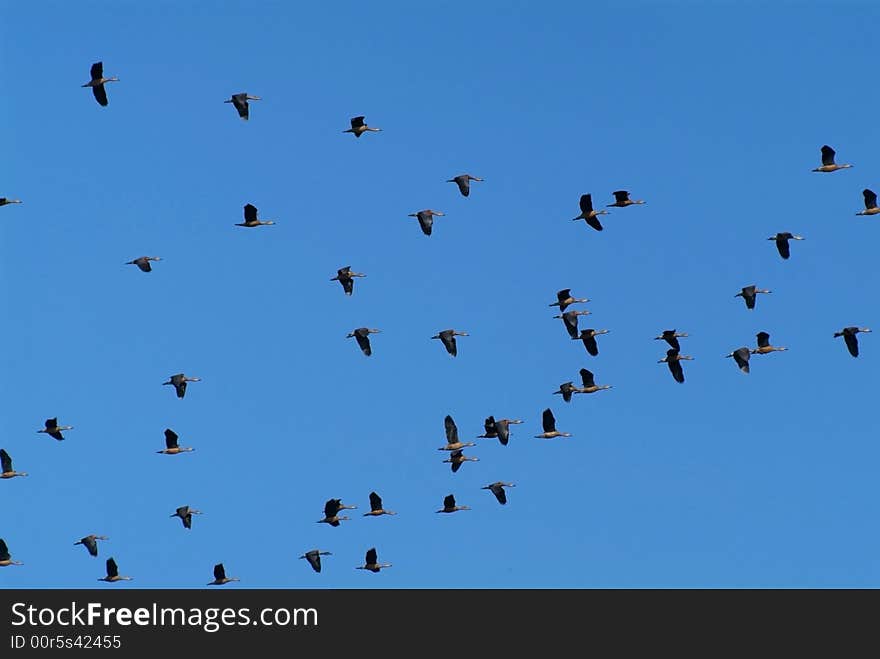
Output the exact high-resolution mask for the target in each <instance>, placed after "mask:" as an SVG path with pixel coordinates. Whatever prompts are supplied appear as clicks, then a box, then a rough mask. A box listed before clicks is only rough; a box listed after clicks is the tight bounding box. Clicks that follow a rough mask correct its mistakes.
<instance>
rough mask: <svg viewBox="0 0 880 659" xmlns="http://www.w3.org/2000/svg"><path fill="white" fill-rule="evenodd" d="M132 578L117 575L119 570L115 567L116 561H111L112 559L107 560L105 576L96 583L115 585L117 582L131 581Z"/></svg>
mask: <svg viewBox="0 0 880 659" xmlns="http://www.w3.org/2000/svg"><path fill="white" fill-rule="evenodd" d="M132 579H134V577H127V576H125V575H121V574H119V568H118V567H117V565H116V561H115V560H113V557H112V556H111V557H110V558H108V559H107V574H106V576H103V577H101V578H100V579H98V581H106V582H107V583H116V582H117V581H131V580H132Z"/></svg>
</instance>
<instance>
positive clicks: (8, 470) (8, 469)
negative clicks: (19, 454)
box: [0, 448, 27, 480]
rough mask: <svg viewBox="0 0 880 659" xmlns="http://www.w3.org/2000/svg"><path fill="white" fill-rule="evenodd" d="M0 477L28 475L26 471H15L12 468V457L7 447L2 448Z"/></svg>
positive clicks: (0, 449) (0, 450)
mask: <svg viewBox="0 0 880 659" xmlns="http://www.w3.org/2000/svg"><path fill="white" fill-rule="evenodd" d="M0 469H2V471H0V479H3V480H6V479H7V478H15V477H16V476H27V472H26V471H15V469H13V468H12V457H11V456H10V455H9V453H7V452H6V449H5V448H0Z"/></svg>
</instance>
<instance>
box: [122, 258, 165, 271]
mask: <svg viewBox="0 0 880 659" xmlns="http://www.w3.org/2000/svg"><path fill="white" fill-rule="evenodd" d="M161 260H162V257H161V256H139V257H137V258H136V259H134V260H133V261H126V263H125V265H136V266H137V267H138V268H140V269H141V272H150V271H152V269H153V266H151V265H150V261H161Z"/></svg>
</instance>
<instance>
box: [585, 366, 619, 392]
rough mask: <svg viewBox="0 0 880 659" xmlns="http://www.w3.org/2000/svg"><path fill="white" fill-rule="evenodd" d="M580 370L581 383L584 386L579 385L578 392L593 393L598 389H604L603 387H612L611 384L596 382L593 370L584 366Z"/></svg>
mask: <svg viewBox="0 0 880 659" xmlns="http://www.w3.org/2000/svg"><path fill="white" fill-rule="evenodd" d="M578 372H579V373H580V374H581V383H582V384H583V385H584V386H583V387H578V388H577V393H579V394H592V393H595V392H597V391H602V390H603V389H611V385H610V384H596V381H595V379H594V378H593V373H592V372H591V371H588V370H587V369H585V368H582V369H581V370H580V371H578Z"/></svg>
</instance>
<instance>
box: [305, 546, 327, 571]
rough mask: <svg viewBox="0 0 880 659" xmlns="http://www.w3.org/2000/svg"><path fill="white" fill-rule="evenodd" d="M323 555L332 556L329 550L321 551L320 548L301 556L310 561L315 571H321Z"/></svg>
mask: <svg viewBox="0 0 880 659" xmlns="http://www.w3.org/2000/svg"><path fill="white" fill-rule="evenodd" d="M321 556H332V554H331V553H330V552H329V551H321V550H320V549H312V550H310V551H307V552H306V553H305V554H303V555H302V556H300V558H304V559H306V560H307V561H308V562H309V565H311V566H312V569H313V570H314V571H315V572H320V571H321Z"/></svg>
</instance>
